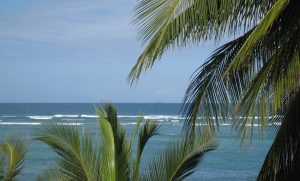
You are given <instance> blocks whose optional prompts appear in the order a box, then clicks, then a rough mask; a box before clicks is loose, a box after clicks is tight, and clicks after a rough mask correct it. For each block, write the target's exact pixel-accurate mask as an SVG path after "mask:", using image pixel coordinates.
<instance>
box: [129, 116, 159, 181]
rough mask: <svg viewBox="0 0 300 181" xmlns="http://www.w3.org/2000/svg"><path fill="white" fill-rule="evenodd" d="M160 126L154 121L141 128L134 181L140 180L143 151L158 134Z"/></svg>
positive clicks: (147, 122) (134, 167)
mask: <svg viewBox="0 0 300 181" xmlns="http://www.w3.org/2000/svg"><path fill="white" fill-rule="evenodd" d="M158 129H159V127H158V124H157V123H156V122H154V121H151V120H147V121H146V123H145V124H144V125H143V127H142V128H141V131H140V134H139V140H138V147H137V153H136V159H135V161H134V166H133V180H134V181H137V180H139V178H138V176H139V167H140V160H141V157H142V153H143V150H144V148H145V146H146V144H147V142H148V140H149V139H150V138H151V137H152V136H154V135H156V134H158Z"/></svg>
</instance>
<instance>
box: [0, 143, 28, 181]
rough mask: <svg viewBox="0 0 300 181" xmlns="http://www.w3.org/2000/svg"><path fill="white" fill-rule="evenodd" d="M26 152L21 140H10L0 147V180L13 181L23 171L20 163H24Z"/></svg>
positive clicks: (24, 144)
mask: <svg viewBox="0 0 300 181" xmlns="http://www.w3.org/2000/svg"><path fill="white" fill-rule="evenodd" d="M26 152H27V145H26V143H25V141H24V140H23V139H21V138H10V139H7V140H6V141H5V142H4V143H2V144H1V145H0V157H2V158H1V160H2V161H1V165H2V166H1V167H2V169H4V170H3V171H2V174H3V175H2V176H1V177H2V179H1V180H4V181H11V180H15V178H16V177H17V176H18V175H19V174H20V173H21V172H22V171H23V166H22V163H23V162H24V159H25V155H26Z"/></svg>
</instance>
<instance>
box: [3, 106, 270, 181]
mask: <svg viewBox="0 0 300 181" xmlns="http://www.w3.org/2000/svg"><path fill="white" fill-rule="evenodd" d="M115 105H116V107H117V108H118V114H119V119H120V122H121V124H122V125H123V126H124V127H125V128H126V129H127V130H128V133H132V131H133V129H134V127H135V123H136V119H137V116H138V115H139V114H140V113H143V115H144V117H145V118H150V119H155V120H157V121H158V122H159V124H160V134H159V135H157V136H154V137H153V138H152V140H151V141H150V142H149V143H148V145H147V147H146V149H145V152H144V155H143V158H142V161H143V163H144V164H145V163H146V162H147V161H148V160H151V159H152V158H153V153H156V151H159V150H161V149H163V148H164V147H165V146H166V145H167V144H168V142H169V141H171V140H172V139H174V138H176V137H179V136H180V134H181V128H182V123H183V121H184V117H182V116H181V115H180V107H181V105H180V104H169V103H140V104H137V103H132V104H131V103H122V104H115ZM96 119H97V118H96V116H95V110H94V104H73V103H72V104H62V103H59V104H4V103H3V104H0V141H3V140H4V139H5V138H7V137H10V136H22V137H25V138H26V139H27V141H28V143H29V150H28V154H27V157H26V161H25V169H24V172H23V173H22V175H21V176H20V180H34V179H35V178H36V177H37V175H38V174H39V173H41V171H42V170H43V169H46V168H48V167H49V166H51V165H53V164H54V163H55V154H54V153H53V152H52V151H51V150H50V149H49V148H48V147H47V146H45V145H44V144H42V143H41V142H38V141H34V140H32V137H33V136H34V134H35V133H37V131H36V129H37V128H39V127H40V126H41V125H43V124H49V123H50V122H52V121H57V122H61V123H64V124H70V125H76V126H77V127H78V129H82V128H84V130H85V131H88V130H90V131H96V129H97V127H96V124H97V121H96ZM272 141H273V136H272V134H266V135H265V136H264V137H263V138H262V137H261V136H259V135H258V131H257V129H256V131H255V132H254V136H253V140H252V144H250V143H248V144H247V143H246V144H244V145H243V146H242V147H241V145H240V139H239V138H238V136H237V134H236V132H235V130H234V129H233V128H232V126H231V125H230V121H229V122H228V123H226V124H223V125H222V126H221V128H220V132H219V134H218V136H217V143H218V145H219V147H218V149H217V150H215V151H212V152H209V153H207V154H206V155H205V158H204V159H203V161H202V162H201V164H200V165H199V167H198V171H197V172H196V173H194V174H193V175H192V176H191V177H189V179H188V180H205V181H209V180H216V181H226V180H228V181H243V180H250V181H252V180H255V178H256V176H257V175H258V173H259V170H260V167H261V165H262V163H263V160H264V157H265V155H266V154H267V151H268V149H269V147H270V145H271V143H272Z"/></svg>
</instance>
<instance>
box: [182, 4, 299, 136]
mask: <svg viewBox="0 0 300 181" xmlns="http://www.w3.org/2000/svg"><path fill="white" fill-rule="evenodd" d="M273 10H274V9H273ZM299 11H300V9H299V2H298V1H296V2H295V1H294V2H293V3H289V4H288V5H285V8H284V9H283V10H282V11H281V14H280V16H279V17H278V18H276V20H274V21H275V22H274V23H273V24H272V27H271V29H269V30H268V34H267V35H265V36H264V37H263V38H261V39H260V40H259V43H256V44H255V46H254V47H253V49H254V50H251V51H252V54H251V55H249V56H248V57H245V60H244V62H243V65H242V66H240V67H239V68H238V70H237V71H236V72H235V73H232V74H226V71H228V68H229V67H230V66H232V64H235V62H234V61H236V59H235V58H236V56H237V54H238V52H240V49H241V48H242V47H244V44H245V42H247V41H249V38H250V37H251V36H252V35H253V32H254V31H255V29H256V27H255V28H253V30H250V31H249V32H248V33H247V34H245V35H243V36H242V37H240V38H238V39H236V40H234V41H231V42H229V43H227V44H225V45H224V46H222V47H220V48H219V49H217V50H216V51H215V52H214V54H213V55H212V56H211V57H210V58H209V59H208V61H207V62H206V63H205V64H204V65H203V66H202V67H200V69H199V70H198V72H197V74H196V75H195V76H194V78H193V80H192V81H191V83H190V85H189V87H188V89H187V91H186V95H185V99H184V102H185V103H186V104H185V105H184V109H183V110H184V111H183V112H184V113H186V114H187V116H188V118H189V119H188V120H187V122H186V125H189V126H186V128H188V129H187V130H191V129H190V128H192V126H193V125H194V124H195V120H197V116H199V112H201V116H204V117H213V118H214V120H213V119H210V120H208V122H209V124H211V123H217V124H216V125H218V122H219V119H218V117H221V118H222V117H223V118H224V117H226V113H228V112H229V113H230V114H231V110H230V109H228V108H230V107H231V108H233V107H237V108H236V109H235V110H234V113H235V114H233V115H232V116H234V118H235V119H234V120H237V121H235V126H236V127H240V128H241V130H242V131H241V133H243V134H244V133H245V130H246V127H249V125H250V129H252V128H253V124H254V122H256V121H257V120H256V118H257V115H259V116H258V119H259V120H258V123H259V124H260V126H262V125H264V124H267V123H268V119H269V117H271V116H273V117H274V116H276V114H277V110H279V108H280V106H281V103H282V102H284V101H282V100H283V97H285V96H286V95H287V94H289V92H290V91H291V90H292V89H294V88H293V86H295V82H297V79H298V76H299V74H298V72H297V71H296V69H295V68H296V67H297V64H298V63H297V53H296V52H297V51H298V47H299V45H298V44H299V43H298V42H299V40H300V39H299V28H298V27H299V21H298V20H299V18H300V15H299V13H296V12H299ZM292 15H293V16H292ZM288 72H290V73H288ZM224 74H226V76H225V75H224ZM286 77H289V79H290V81H286V80H285V79H286ZM278 95H280V96H278ZM223 105H224V106H223ZM257 105H258V106H259V107H260V108H261V109H260V110H257V109H256V108H255V107H256V106H257ZM274 105H276V107H274ZM224 113H225V114H224ZM230 114H229V115H230ZM227 117H228V115H227ZM204 120H205V119H204ZM266 120H267V121H266ZM241 124H242V126H241ZM251 125H252V126H251ZM192 129H193V128H192ZM249 133H250V134H252V131H249ZM250 137H251V136H250ZM242 140H243V139H242Z"/></svg>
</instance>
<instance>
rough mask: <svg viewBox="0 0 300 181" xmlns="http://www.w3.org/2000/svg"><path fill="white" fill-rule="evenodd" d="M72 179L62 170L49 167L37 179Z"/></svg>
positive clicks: (57, 180)
mask: <svg viewBox="0 0 300 181" xmlns="http://www.w3.org/2000/svg"><path fill="white" fill-rule="evenodd" d="M71 180H72V179H71V178H69V177H68V176H66V175H65V174H64V173H63V172H62V171H61V170H59V169H56V168H54V169H47V170H44V171H43V173H41V174H40V175H39V176H38V178H37V181H71Z"/></svg>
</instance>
